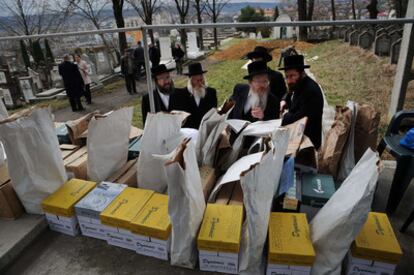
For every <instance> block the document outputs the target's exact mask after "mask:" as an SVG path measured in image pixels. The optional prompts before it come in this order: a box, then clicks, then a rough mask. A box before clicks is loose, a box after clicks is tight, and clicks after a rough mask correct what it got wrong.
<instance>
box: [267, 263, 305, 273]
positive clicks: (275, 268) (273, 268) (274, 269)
mask: <svg viewBox="0 0 414 275" xmlns="http://www.w3.org/2000/svg"><path fill="white" fill-rule="evenodd" d="M311 268H312V267H311V266H299V265H280V264H268V265H267V270H266V275H309V274H310V273H311Z"/></svg>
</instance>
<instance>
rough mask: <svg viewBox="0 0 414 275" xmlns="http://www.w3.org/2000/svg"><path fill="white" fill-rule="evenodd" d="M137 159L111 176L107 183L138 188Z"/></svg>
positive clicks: (130, 161)
mask: <svg viewBox="0 0 414 275" xmlns="http://www.w3.org/2000/svg"><path fill="white" fill-rule="evenodd" d="M137 171H138V170H137V159H132V160H129V161H128V162H127V163H125V164H124V165H123V166H122V167H121V169H119V170H118V171H117V172H116V173H114V174H113V175H112V176H110V177H109V178H108V179H107V181H109V182H116V183H120V184H126V185H128V186H129V187H137Z"/></svg>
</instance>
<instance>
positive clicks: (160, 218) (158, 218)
mask: <svg viewBox="0 0 414 275" xmlns="http://www.w3.org/2000/svg"><path fill="white" fill-rule="evenodd" d="M130 228H131V231H132V232H134V233H137V234H140V235H144V236H148V237H154V238H157V239H161V240H168V238H169V236H170V233H171V222H170V217H169V216H168V196H167V195H162V194H154V195H152V197H151V198H150V199H149V201H148V202H147V204H145V206H144V207H143V208H142V209H141V211H140V212H139V213H138V215H136V216H135V218H134V219H133V220H132V222H131V224H130Z"/></svg>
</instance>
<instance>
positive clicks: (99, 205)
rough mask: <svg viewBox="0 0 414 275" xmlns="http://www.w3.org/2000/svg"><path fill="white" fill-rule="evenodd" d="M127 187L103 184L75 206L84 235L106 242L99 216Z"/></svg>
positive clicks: (109, 183) (108, 183)
mask: <svg viewBox="0 0 414 275" xmlns="http://www.w3.org/2000/svg"><path fill="white" fill-rule="evenodd" d="M126 187H127V186H126V185H124V184H117V183H111V182H101V183H99V184H98V185H97V186H96V187H95V188H94V189H93V190H92V191H91V192H89V193H88V194H87V195H86V196H85V197H84V198H83V199H81V200H80V201H79V202H78V203H77V204H76V205H75V212H76V215H77V217H78V220H79V225H80V229H81V231H82V234H83V235H85V236H89V237H95V238H98V239H104V240H106V232H105V230H104V227H103V226H102V224H101V221H100V216H99V215H100V214H101V212H102V211H103V210H105V208H106V207H107V206H108V205H109V204H110V203H111V202H112V201H113V200H114V199H115V198H116V197H117V196H118V195H119V194H120V193H121V192H122V191H123V190H124V189H125V188H126Z"/></svg>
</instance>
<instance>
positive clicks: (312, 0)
mask: <svg viewBox="0 0 414 275" xmlns="http://www.w3.org/2000/svg"><path fill="white" fill-rule="evenodd" d="M314 7H315V0H309V5H308V13H307V16H308V21H312V17H313V9H314Z"/></svg>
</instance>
